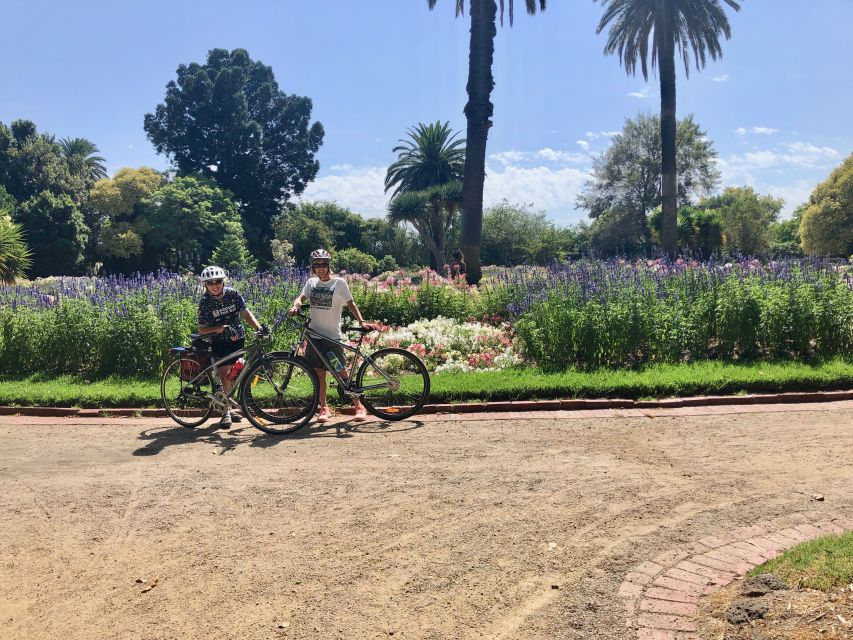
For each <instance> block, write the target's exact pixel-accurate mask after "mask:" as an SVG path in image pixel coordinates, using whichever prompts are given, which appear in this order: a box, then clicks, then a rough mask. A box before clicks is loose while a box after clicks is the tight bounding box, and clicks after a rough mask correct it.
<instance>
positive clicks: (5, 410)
mask: <svg viewBox="0 0 853 640" xmlns="http://www.w3.org/2000/svg"><path fill="white" fill-rule="evenodd" d="M839 400H853V390H849V391H803V392H789V393H756V394H746V395H737V396H692V397H685V398H663V399H660V400H630V399H620V398H597V399H588V400H585V399H580V398H571V399H565V400H513V401H498V402H470V403H458V404H428V405H426V406H424V408H423V410H422V411H421V413H424V414H435V413H460V414H461V413H483V412H488V413H492V412H504V411H559V410H589V409H676V408H681V407H710V406H726V405H731V406H742V405H762V404H788V403H811V402H836V401H839ZM336 410H337V412H338V413H341V414H349V413H352V412H353V410H352V408H349V407H345V408H337V409H336ZM9 415H22V416H46V417H76V418H104V417H110V416H115V417H141V418H162V417H166V411H165V409H150V408H145V409H143V408H137V409H134V408H100V409H77V408H73V407H0V416H9Z"/></svg>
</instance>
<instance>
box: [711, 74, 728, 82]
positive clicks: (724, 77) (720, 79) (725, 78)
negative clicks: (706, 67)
mask: <svg viewBox="0 0 853 640" xmlns="http://www.w3.org/2000/svg"><path fill="white" fill-rule="evenodd" d="M730 78H731V76H730V75H729V74H728V73H724V74H723V75H721V76H716V77H714V78H711V80H712V81H713V82H728V81H729V79H730Z"/></svg>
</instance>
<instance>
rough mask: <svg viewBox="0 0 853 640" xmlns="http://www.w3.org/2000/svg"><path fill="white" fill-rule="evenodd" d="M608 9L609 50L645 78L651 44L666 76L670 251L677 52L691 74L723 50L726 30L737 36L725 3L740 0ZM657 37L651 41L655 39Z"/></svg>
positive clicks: (614, 2)
mask: <svg viewBox="0 0 853 640" xmlns="http://www.w3.org/2000/svg"><path fill="white" fill-rule="evenodd" d="M600 2H601V4H602V5H603V7H604V15H602V17H601V21H600V22H599V23H598V29H597V33H601V32H602V31H603V30H604V29H606V28H607V26H608V25H610V32H609V34H608V38H607V44H606V46H605V48H604V52H605V54H607V55H610V54H614V53H617V52H618V54H619V61H620V63H621V64H622V65H623V66H624V67H625V71H626V72H628V73H629V74H632V75H635V74H636V71H637V63H638V62H639V63H640V67H641V69H642V72H643V78H645V80H646V81H648V79H649V50H650V49H651V63H652V67H655V66H657V68H658V76H659V78H660V116H661V117H660V131H661V175H662V189H661V204H662V207H663V220H662V224H661V244H662V247H663V250H664V251H665V252H666V253H668V254H669V255H674V254H675V252H676V242H677V230H676V224H677V222H676V212H677V210H678V203H677V184H678V180H677V174H676V167H677V158H676V145H677V142H676V116H675V113H676V108H675V107H676V94H675V66H676V65H675V54H676V50H678V52H679V55H680V57H681V59H682V60H683V62H684V71H685V74H686V75H687V76H689V75H690V60H691V58H692V59H694V60H695V63H696V69H697V70H701V69H702V67H704V66H705V63H706V60H707V58H708V56H710V57H711V59H712V60H716V59H717V58H719V57H721V56H722V53H723V50H722V47H721V45H720V35H724V36H725V37H726V39H729V38H730V37H731V28H730V26H729V20H728V17H727V16H726V13H725V10H724V8H723V6H722V4H721V3H725V4H726V5H728V6H729V7H731V8H732V9H734V10H735V11H740V5H739V4H738V3H737V2H735V0H665V1H662V0H600ZM650 43H651V47H649V44H650Z"/></svg>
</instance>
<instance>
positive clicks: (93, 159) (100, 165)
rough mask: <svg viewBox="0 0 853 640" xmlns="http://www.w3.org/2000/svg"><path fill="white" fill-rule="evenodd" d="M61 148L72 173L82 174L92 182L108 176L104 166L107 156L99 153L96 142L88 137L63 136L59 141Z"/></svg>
mask: <svg viewBox="0 0 853 640" xmlns="http://www.w3.org/2000/svg"><path fill="white" fill-rule="evenodd" d="M59 148H60V149H62V155H63V156H64V157H65V161H66V162H67V163H68V168H69V169H70V171H71V173H73V174H75V175H81V176H83V177H84V178H86V179H88V180H89V181H91V182H95V181H96V180H100V179H101V178H106V177H107V170H106V168H105V167H104V162H106V159H105V158H102V157H101V156H99V155H96V154H98V153H100V151H99V149H98V147H96V146H95V143H94V142H92V141H91V140H87V139H86V138H63V139H62V140H60V141H59Z"/></svg>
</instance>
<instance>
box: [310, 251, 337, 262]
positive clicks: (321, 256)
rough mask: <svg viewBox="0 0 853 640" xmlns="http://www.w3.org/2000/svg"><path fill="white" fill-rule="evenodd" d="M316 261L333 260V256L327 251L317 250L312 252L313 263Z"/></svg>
mask: <svg viewBox="0 0 853 640" xmlns="http://www.w3.org/2000/svg"><path fill="white" fill-rule="evenodd" d="M314 260H329V261H331V260H332V256H331V254H330V253H329V252H328V251H326V250H325V249H315V250H314V251H312V252H311V262H313V261H314Z"/></svg>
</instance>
